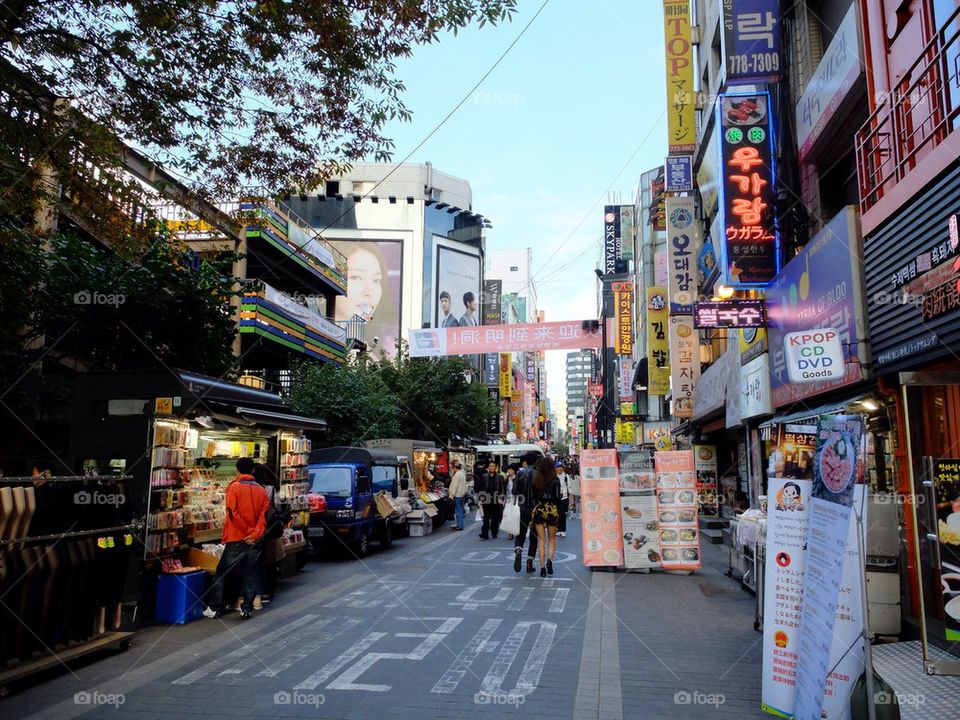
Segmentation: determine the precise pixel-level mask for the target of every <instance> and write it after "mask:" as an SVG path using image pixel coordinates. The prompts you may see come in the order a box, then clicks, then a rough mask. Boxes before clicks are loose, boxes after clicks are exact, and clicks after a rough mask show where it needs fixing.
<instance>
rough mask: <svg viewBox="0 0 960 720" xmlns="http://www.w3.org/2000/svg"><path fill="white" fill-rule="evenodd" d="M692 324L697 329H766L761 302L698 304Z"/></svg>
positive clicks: (736, 301) (763, 308) (737, 301)
mask: <svg viewBox="0 0 960 720" xmlns="http://www.w3.org/2000/svg"><path fill="white" fill-rule="evenodd" d="M693 323H694V327H697V328H759V327H766V324H767V317H766V308H765V306H764V302H763V300H721V301H719V302H698V303H697V304H696V305H695V307H694V316H693Z"/></svg>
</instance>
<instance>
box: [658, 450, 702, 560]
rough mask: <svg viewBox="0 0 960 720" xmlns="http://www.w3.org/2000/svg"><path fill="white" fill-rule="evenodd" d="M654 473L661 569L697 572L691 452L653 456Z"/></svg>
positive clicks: (698, 544)
mask: <svg viewBox="0 0 960 720" xmlns="http://www.w3.org/2000/svg"><path fill="white" fill-rule="evenodd" d="M654 464H655V466H656V470H657V535H658V539H659V545H660V562H661V564H662V566H663V569H664V570H699V569H700V566H701V560H700V530H699V528H698V526H697V482H696V476H695V474H694V462H693V451H692V450H671V451H666V452H658V453H656V454H655V455H654Z"/></svg>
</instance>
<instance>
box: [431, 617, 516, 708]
mask: <svg viewBox="0 0 960 720" xmlns="http://www.w3.org/2000/svg"><path fill="white" fill-rule="evenodd" d="M501 622H503V621H502V620H500V619H499V618H490V619H489V620H487V621H486V622H485V623H484V624H483V626H482V627H481V628H480V629H479V630H478V631H477V634H476V635H474V636H473V638H472V639H471V640H470V642H468V643H467V645H466V647H465V648H464V649H463V651H462V652H461V653H460V654H459V655H458V656H457V659H456V660H454V661H453V663H452V664H451V665H450V667H449V668H448V669H447V671H446V672H445V673H444V674H443V675H442V676H441V677H440V679H439V680H438V681H437V684H436V685H434V686H433V689H432V690H430V692H432V693H437V694H440V695H449V694H451V693H452V692H453V691H454V690H456V689H457V686H458V685H459V684H460V681H461V680H463V676H464V675H466V674H467V671H469V670H470V666H471V665H473V662H474V660H476V659H477V658H478V657H479V656H480V653H482V652H492V651H493V648H494V647H496V643H491V642H490V637H491V636H492V635H493V633H494V632H495V631H496V629H497V628H498V627H500V623H501Z"/></svg>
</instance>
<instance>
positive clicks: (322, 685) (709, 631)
mask: <svg viewBox="0 0 960 720" xmlns="http://www.w3.org/2000/svg"><path fill="white" fill-rule="evenodd" d="M478 529H479V527H478V526H477V525H471V526H469V527H468V528H467V531H466V532H462V533H452V532H450V531H448V530H445V529H440V530H438V531H436V532H435V533H434V534H433V535H430V536H428V537H424V538H409V539H404V540H401V541H399V542H397V543H396V544H395V546H394V547H393V548H392V549H391V550H388V551H386V552H375V553H374V554H372V555H371V557H370V558H368V559H367V560H366V561H364V562H359V561H354V562H315V563H311V564H309V565H308V566H307V568H306V570H305V571H304V572H303V573H301V574H300V575H298V576H297V577H295V578H292V579H290V580H287V581H285V582H283V583H282V584H281V587H280V591H279V595H278V599H277V601H276V602H275V603H271V604H270V605H269V606H267V609H266V610H264V611H263V612H261V613H258V614H257V615H255V617H254V618H253V620H251V621H249V622H241V621H239V620H238V619H237V618H236V616H227V617H226V618H224V619H223V620H222V621H214V620H203V621H199V622H195V623H191V624H189V625H186V626H174V627H151V628H145V629H143V630H141V631H140V632H138V634H137V636H136V638H135V645H134V647H133V648H131V649H130V650H129V651H127V652H126V653H120V654H115V655H109V656H107V657H105V658H103V659H101V660H100V661H98V662H94V663H91V664H88V665H86V666H83V667H80V668H74V674H71V673H68V672H63V673H62V674H60V675H57V676H55V677H53V678H52V679H50V680H48V681H47V682H44V683H42V684H40V685H37V686H36V687H33V688H30V689H27V690H24V691H22V692H20V693H18V694H16V695H14V696H12V697H9V698H7V699H6V700H3V701H2V702H0V708H2V710H3V714H4V717H9V718H50V719H53V718H56V719H57V720H69V719H70V718H98V719H99V718H109V717H123V718H136V719H137V720H169V718H171V717H173V716H188V717H189V716H192V715H198V716H201V715H202V716H203V717H205V718H216V719H219V718H223V719H224V720H226V719H227V718H230V719H231V720H234V719H236V718H238V717H284V718H286V717H296V718H300V717H303V718H307V717H309V718H336V719H337V720H342V719H343V718H368V717H376V718H378V720H391V719H397V720H399V719H400V718H403V719H404V720H410V718H412V717H414V718H445V719H447V718H480V717H492V716H493V715H496V714H500V713H503V712H510V713H513V712H520V713H522V714H523V715H524V717H525V718H529V719H530V720H541V719H542V720H547V719H549V720H558V719H560V718H578V719H579V718H603V719H604V720H619V719H620V718H627V717H629V718H691V717H704V718H711V717H718V718H720V717H733V716H739V717H765V716H764V715H762V713H760V710H759V705H760V698H759V688H760V643H759V638H760V635H759V633H756V632H755V631H754V630H753V598H752V596H750V595H748V594H747V593H745V592H743V591H742V590H741V589H740V587H739V584H738V583H736V582H735V581H733V580H731V579H729V578H726V577H724V576H723V574H722V573H723V570H725V569H726V558H725V554H724V551H723V550H722V549H721V548H718V547H715V546H709V545H706V546H704V552H703V555H704V558H705V562H706V566H705V568H704V569H703V571H702V572H700V573H697V574H694V575H690V576H672V575H666V574H663V573H652V574H635V573H624V572H616V573H613V572H605V571H597V572H591V571H590V570H589V569H587V568H584V567H583V565H582V561H581V559H580V532H579V526H578V524H577V523H575V522H574V523H572V524H571V527H570V528H569V536H568V537H566V538H559V539H558V541H557V544H558V553H557V557H556V563H555V566H556V574H555V576H553V577H550V578H541V577H539V573H537V574H535V575H532V576H531V575H527V574H526V573H525V572H524V573H521V574H519V575H517V574H515V573H514V572H513V568H512V559H513V553H512V543H509V542H507V541H506V539H505V537H503V536H501V537H500V539H498V540H490V541H482V540H480V538H479V537H477V533H478ZM538 569H539V568H538ZM78 693H81V694H79V695H78ZM82 693H86V695H84V694H82ZM111 700H112V701H113V702H112V704H111V702H109V701H111Z"/></svg>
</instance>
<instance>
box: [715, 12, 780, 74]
mask: <svg viewBox="0 0 960 720" xmlns="http://www.w3.org/2000/svg"><path fill="white" fill-rule="evenodd" d="M720 8H721V12H722V13H723V21H722V22H723V34H722V35H721V36H720V39H721V42H722V44H723V59H724V65H725V69H726V78H727V85H756V84H757V83H775V82H777V81H778V80H779V79H780V66H781V65H780V64H781V58H780V32H781V29H780V0H727V2H723V3H720Z"/></svg>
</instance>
